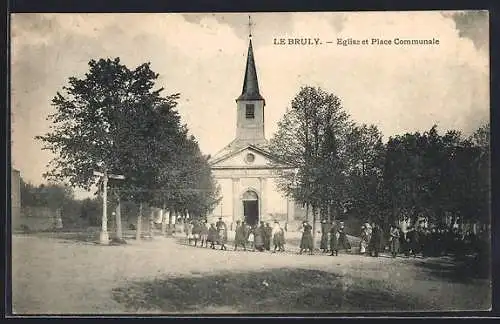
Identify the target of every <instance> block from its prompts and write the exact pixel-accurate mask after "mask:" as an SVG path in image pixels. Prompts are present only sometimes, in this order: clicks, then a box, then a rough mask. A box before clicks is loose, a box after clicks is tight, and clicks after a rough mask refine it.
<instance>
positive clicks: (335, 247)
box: [330, 224, 340, 256]
mask: <svg viewBox="0 0 500 324" xmlns="http://www.w3.org/2000/svg"><path fill="white" fill-rule="evenodd" d="M339 238H340V233H339V231H338V228H337V225H335V224H333V225H332V227H331V228H330V251H331V254H330V255H331V256H337V255H339Z"/></svg>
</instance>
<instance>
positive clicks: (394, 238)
mask: <svg viewBox="0 0 500 324" xmlns="http://www.w3.org/2000/svg"><path fill="white" fill-rule="evenodd" d="M390 235H391V237H390V243H391V253H392V256H396V255H397V254H398V253H399V230H398V229H391V232H390Z"/></svg>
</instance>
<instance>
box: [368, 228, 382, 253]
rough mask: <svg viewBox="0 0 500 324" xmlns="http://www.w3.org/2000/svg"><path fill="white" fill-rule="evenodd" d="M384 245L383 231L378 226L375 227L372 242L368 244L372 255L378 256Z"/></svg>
mask: <svg viewBox="0 0 500 324" xmlns="http://www.w3.org/2000/svg"><path fill="white" fill-rule="evenodd" d="M381 245H382V231H381V230H380V228H379V227H378V226H375V227H373V229H372V237H371V239H370V243H369V244H368V253H369V254H370V256H376V257H378V254H379V252H380V250H381Z"/></svg>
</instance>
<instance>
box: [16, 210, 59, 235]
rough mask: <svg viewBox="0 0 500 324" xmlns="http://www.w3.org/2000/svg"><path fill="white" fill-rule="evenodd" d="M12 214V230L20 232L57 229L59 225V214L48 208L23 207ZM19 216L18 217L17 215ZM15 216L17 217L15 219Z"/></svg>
mask: <svg viewBox="0 0 500 324" xmlns="http://www.w3.org/2000/svg"><path fill="white" fill-rule="evenodd" d="M14 209H15V208H13V211H12V214H13V217H12V230H13V231H18V230H23V229H29V230H30V231H43V230H48V229H51V228H55V227H56V224H57V212H56V211H55V210H52V209H50V208H47V207H22V208H20V211H19V212H18V211H15V210H14ZM16 214H17V215H16ZM14 215H16V216H15V217H14Z"/></svg>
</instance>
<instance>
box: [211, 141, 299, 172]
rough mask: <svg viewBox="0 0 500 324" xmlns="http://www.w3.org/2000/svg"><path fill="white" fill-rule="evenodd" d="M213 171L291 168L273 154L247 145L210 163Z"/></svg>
mask: <svg viewBox="0 0 500 324" xmlns="http://www.w3.org/2000/svg"><path fill="white" fill-rule="evenodd" d="M210 165H211V167H212V168H213V169H217V168H291V166H290V165H288V164H286V163H283V162H280V161H278V160H277V159H276V158H275V157H274V156H273V155H272V154H271V153H269V152H268V151H266V150H263V149H261V148H258V147H256V146H253V145H247V146H245V147H242V148H240V149H238V150H234V151H232V152H228V153H227V154H225V155H223V156H220V157H218V158H217V159H214V160H212V161H210Z"/></svg>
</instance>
